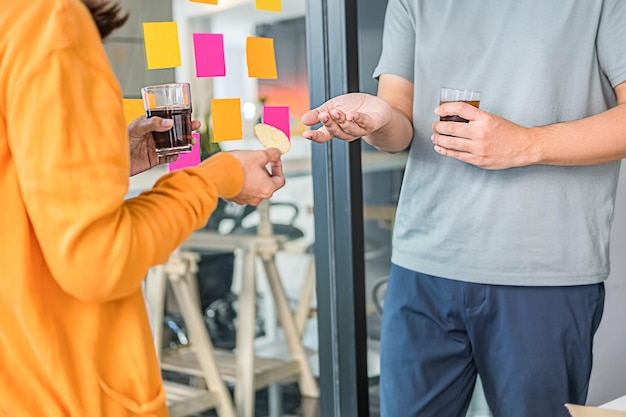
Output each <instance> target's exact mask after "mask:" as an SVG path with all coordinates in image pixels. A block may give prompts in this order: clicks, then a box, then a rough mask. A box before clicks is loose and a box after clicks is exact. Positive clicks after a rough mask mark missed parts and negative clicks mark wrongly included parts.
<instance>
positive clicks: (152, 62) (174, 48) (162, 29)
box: [143, 22, 182, 70]
mask: <svg viewBox="0 0 626 417" xmlns="http://www.w3.org/2000/svg"><path fill="white" fill-rule="evenodd" d="M143 38H144V44H145V47H146V61H147V65H148V69H149V70H152V69H160V68H174V67H180V66H181V65H182V64H181V59H180V45H179V42H178V25H177V24H176V22H147V23H144V24H143Z"/></svg>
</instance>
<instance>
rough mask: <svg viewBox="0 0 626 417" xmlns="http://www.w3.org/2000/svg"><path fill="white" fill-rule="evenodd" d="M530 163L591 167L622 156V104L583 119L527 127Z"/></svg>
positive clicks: (625, 144)
mask: <svg viewBox="0 0 626 417" xmlns="http://www.w3.org/2000/svg"><path fill="white" fill-rule="evenodd" d="M529 134H530V137H531V142H532V143H533V146H532V149H533V151H532V152H531V155H530V156H531V160H530V161H529V162H530V164H547V165H566V166H568V165H569V166H574V165H592V164H600V163H604V162H610V161H615V160H618V159H622V158H624V157H626V103H622V104H620V105H618V106H616V107H614V108H611V109H609V110H607V111H605V112H602V113H599V114H596V115H594V116H590V117H587V118H584V119H580V120H576V121H572V122H564V123H557V124H552V125H547V126H540V127H535V128H531V129H530V130H529Z"/></svg>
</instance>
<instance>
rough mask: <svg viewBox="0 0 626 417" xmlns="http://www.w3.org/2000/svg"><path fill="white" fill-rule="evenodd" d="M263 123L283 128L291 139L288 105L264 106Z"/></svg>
mask: <svg viewBox="0 0 626 417" xmlns="http://www.w3.org/2000/svg"><path fill="white" fill-rule="evenodd" d="M263 123H265V124H266V125H270V126H274V127H275V128H276V129H280V130H282V131H283V133H284V134H285V135H287V137H288V138H289V139H291V134H290V132H291V129H290V126H289V107H288V106H264V107H263Z"/></svg>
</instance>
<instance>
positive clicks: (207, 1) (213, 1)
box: [189, 0, 217, 4]
mask: <svg viewBox="0 0 626 417" xmlns="http://www.w3.org/2000/svg"><path fill="white" fill-rule="evenodd" d="M189 1H190V2H192V3H204V4H217V0H189Z"/></svg>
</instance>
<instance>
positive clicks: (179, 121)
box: [146, 107, 193, 156]
mask: <svg viewBox="0 0 626 417" xmlns="http://www.w3.org/2000/svg"><path fill="white" fill-rule="evenodd" d="M146 113H147V116H148V117H152V116H158V117H162V118H164V119H172V120H173V121H174V126H172V128H171V129H170V130H168V131H166V132H152V135H153V137H154V144H155V147H156V152H157V155H159V156H166V155H175V154H179V153H185V152H191V148H192V146H193V142H192V136H191V132H192V130H191V108H189V107H187V108H181V107H179V108H167V109H149V110H147V111H146Z"/></svg>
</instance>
